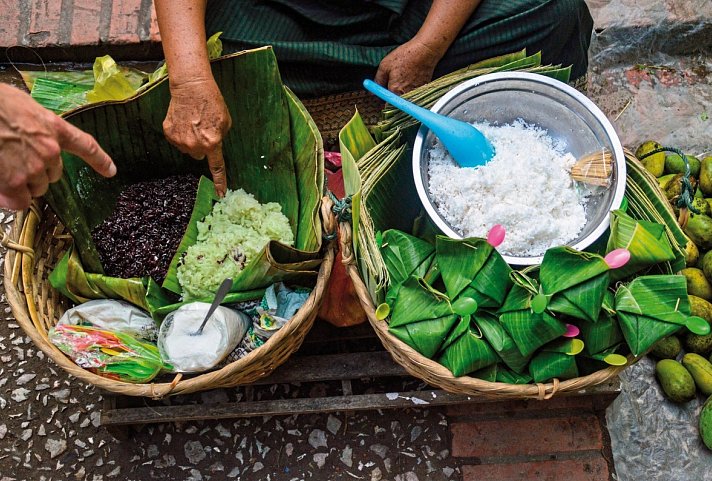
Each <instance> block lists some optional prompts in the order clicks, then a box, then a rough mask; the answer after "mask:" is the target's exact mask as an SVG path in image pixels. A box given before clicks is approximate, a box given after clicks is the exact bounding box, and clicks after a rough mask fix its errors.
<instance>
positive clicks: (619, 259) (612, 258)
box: [604, 249, 630, 269]
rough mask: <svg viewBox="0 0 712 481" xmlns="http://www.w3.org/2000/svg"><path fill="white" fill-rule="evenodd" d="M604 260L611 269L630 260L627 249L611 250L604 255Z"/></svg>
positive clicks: (621, 265)
mask: <svg viewBox="0 0 712 481" xmlns="http://www.w3.org/2000/svg"><path fill="white" fill-rule="evenodd" d="M604 260H605V261H606V264H608V267H610V268H611V269H618V268H619V267H623V266H624V265H626V264H627V263H628V261H629V260H630V251H629V250H628V249H616V250H613V251H611V252H609V253H608V255H606V257H604Z"/></svg>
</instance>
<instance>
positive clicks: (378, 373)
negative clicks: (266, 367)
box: [254, 351, 407, 385]
mask: <svg viewBox="0 0 712 481" xmlns="http://www.w3.org/2000/svg"><path fill="white" fill-rule="evenodd" d="M406 375H407V373H406V371H405V369H403V368H402V367H401V366H399V365H398V364H396V363H395V362H393V360H392V359H391V355H390V354H388V353H387V352H386V351H379V352H358V353H353V354H325V355H320V356H304V357H299V356H294V357H291V358H290V359H289V360H288V361H287V362H286V363H285V364H284V365H282V366H280V367H278V368H277V369H276V370H275V372H274V373H272V374H271V375H270V376H268V377H266V378H263V379H260V380H258V381H256V382H255V383H254V385H265V384H280V383H291V382H318V381H339V380H343V379H361V378H367V377H368V378H378V377H389V376H406Z"/></svg>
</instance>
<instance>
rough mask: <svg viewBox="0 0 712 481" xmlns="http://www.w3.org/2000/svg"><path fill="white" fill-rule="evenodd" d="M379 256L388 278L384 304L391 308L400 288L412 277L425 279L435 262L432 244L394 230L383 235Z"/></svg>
mask: <svg viewBox="0 0 712 481" xmlns="http://www.w3.org/2000/svg"><path fill="white" fill-rule="evenodd" d="M381 254H382V255H383V260H384V262H385V264H386V268H387V269H388V275H389V278H390V283H389V286H388V293H387V295H386V302H387V303H388V304H389V305H391V306H392V305H393V303H394V302H395V299H396V297H397V296H398V291H399V289H400V286H401V285H402V284H403V283H404V282H405V281H406V280H407V279H409V278H410V277H412V276H415V277H418V278H425V277H426V276H427V274H428V272H429V271H430V269H431V268H432V266H433V262H434V261H435V247H434V246H433V245H432V244H430V243H429V242H426V241H424V240H421V239H418V238H417V237H413V236H411V235H408V234H405V233H403V232H401V231H399V230H395V229H391V230H387V231H386V232H384V233H383V243H382V245H381ZM426 282H429V283H432V281H431V280H428V279H426Z"/></svg>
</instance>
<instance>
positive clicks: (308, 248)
mask: <svg viewBox="0 0 712 481" xmlns="http://www.w3.org/2000/svg"><path fill="white" fill-rule="evenodd" d="M212 69H213V74H214V76H215V79H216V82H217V83H218V86H219V87H220V89H221V91H222V93H223V96H224V98H225V101H226V103H227V106H228V109H229V112H230V115H231V117H232V119H233V126H232V129H231V130H230V131H229V132H228V134H227V136H226V138H225V140H224V142H223V154H224V156H225V162H226V173H227V179H228V187H229V188H230V189H238V188H243V189H245V191H247V192H250V193H252V194H253V195H255V197H256V198H257V200H258V201H260V202H262V203H266V202H277V203H279V204H280V205H281V206H282V212H283V213H284V215H285V216H286V217H287V218H288V219H289V223H290V225H291V226H292V230H293V232H294V237H295V245H294V247H293V248H288V247H286V246H280V247H276V246H275V245H274V244H270V245H269V246H267V247H266V248H265V251H263V253H262V255H261V256H259V259H255V260H254V261H255V262H250V263H249V265H248V266H247V268H246V269H245V270H244V271H243V272H242V273H241V274H240V279H239V280H237V279H236V282H235V283H234V285H233V290H232V292H233V293H240V292H242V293H245V292H253V293H254V292H256V291H258V290H259V289H262V288H264V287H266V286H268V285H270V284H272V283H273V282H277V281H278V280H285V279H290V280H291V279H292V274H294V278H296V279H297V280H301V279H304V277H305V275H304V271H311V270H313V269H315V268H316V266H317V264H318V261H316V260H315V259H318V257H319V256H318V252H319V251H320V249H321V222H320V219H319V205H320V200H321V196H322V189H323V185H324V177H323V176H324V173H323V163H324V159H323V148H322V145H321V137H320V135H319V132H318V129H317V128H316V126H315V125H314V122H313V121H312V120H311V118H310V116H309V114H308V113H307V112H306V109H305V108H304V106H303V105H302V104H301V103H300V102H299V100H298V99H297V98H296V97H295V96H294V95H293V94H292V93H291V92H290V91H289V90H288V89H287V88H286V87H285V86H284V85H283V84H282V81H281V78H280V76H279V71H278V69H277V62H276V59H275V56H274V52H273V51H272V49H271V48H269V47H265V48H260V49H256V50H249V51H244V52H240V53H238V54H234V55H229V56H226V57H222V58H220V59H218V60H215V61H213V63H212ZM169 102H170V92H169V90H168V83H167V80H166V79H163V80H160V81H158V82H156V83H155V84H153V85H150V86H149V87H148V88H146V89H145V90H143V91H142V92H141V93H140V94H138V95H137V96H135V97H132V98H130V99H127V100H124V101H112V102H102V103H98V104H95V105H92V106H87V107H84V108H80V109H77V110H75V111H72V112H70V113H68V114H67V115H66V119H67V120H68V121H69V122H70V123H72V124H74V125H75V126H77V127H79V128H81V129H83V130H85V131H87V132H88V133H90V134H92V135H93V136H94V137H95V138H96V139H97V140H98V141H99V143H100V144H101V145H102V147H103V148H104V149H105V150H106V151H107V153H109V155H111V156H112V158H113V159H114V162H115V163H116V165H117V168H118V172H117V175H116V176H115V177H114V178H111V179H105V178H103V177H101V176H99V175H98V174H96V173H94V171H93V170H92V169H91V168H89V167H88V166H86V165H85V164H84V163H83V162H82V161H81V160H80V159H79V158H78V157H76V156H74V155H71V154H68V153H66V152H63V153H62V160H63V163H64V175H63V177H62V179H60V181H59V182H57V183H54V184H52V185H51V186H50V189H49V191H48V193H47V195H46V198H47V201H48V203H49V204H50V206H51V207H52V209H53V210H54V211H55V213H56V214H57V216H58V217H59V218H60V220H61V221H62V223H63V224H64V225H65V226H66V227H67V229H68V230H69V231H70V232H71V234H72V237H73V239H74V249H75V251H76V252H77V253H78V254H79V257H80V258H81V263H82V265H83V269H84V270H85V271H86V272H90V273H96V274H103V273H104V270H103V267H102V265H101V262H100V260H99V256H98V253H97V250H96V247H95V245H94V242H93V240H92V237H91V231H92V230H93V229H94V228H95V227H96V226H98V225H99V224H100V223H101V222H102V221H103V220H104V219H105V218H106V217H108V216H109V215H110V214H111V212H112V211H113V209H114V205H115V199H116V198H117V196H118V194H119V193H120V192H121V190H122V189H123V188H124V187H125V186H127V185H130V184H133V183H136V182H140V181H145V180H150V179H151V178H157V177H162V176H166V175H174V174H188V173H190V174H197V175H201V174H203V175H209V170H208V167H207V163H206V162H196V161H195V160H194V159H192V158H190V157H189V156H186V155H183V154H181V153H180V152H179V151H178V150H177V149H175V148H174V147H173V146H171V145H170V144H169V143H168V142H167V141H166V140H165V137H164V135H163V128H162V123H163V119H164V118H165V114H166V111H167V109H168V105H169ZM266 178H268V179H269V181H265V179H266ZM202 201H203V204H202V205H201V206H198V207H199V208H204V207H208V206H211V203H210V202H207V201H206V199H204V198H203V199H202ZM211 202H212V201H211ZM196 222H197V221H196ZM187 236H188V237H190V233H187ZM184 240H185V239H184ZM187 244H189V242H185V243H184V244H182V247H186V246H187ZM275 250H277V251H278V252H277V253H275V252H274V251H275ZM287 251H288V253H287ZM285 259H286V260H288V262H287V261H285ZM288 263H294V264H298V266H297V267H294V268H292V267H289V268H288V269H286V270H287V271H288V272H287V273H286V274H285V269H284V265H283V264H288ZM173 267H175V266H173ZM313 275H316V274H313ZM127 282H134V283H135V280H133V281H131V280H127ZM117 283H118V281H117ZM154 287H156V286H154ZM166 287H167V288H169V289H168V290H172V291H173V292H174V293H175V291H176V290H177V289H176V285H175V284H173V283H172V281H168V284H167V285H166ZM126 290H128V288H126ZM238 297H244V296H238ZM257 297H259V294H258V295H257ZM161 299H163V301H161ZM170 299H171V296H170V295H165V296H161V295H155V296H153V297H152V298H151V302H152V303H153V308H154V309H159V308H161V307H165V306H159V305H158V304H156V303H159V302H164V301H165V302H168V301H169V300H170ZM173 302H174V303H175V300H173ZM166 305H169V304H166Z"/></svg>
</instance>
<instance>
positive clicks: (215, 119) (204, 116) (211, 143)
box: [163, 78, 232, 197]
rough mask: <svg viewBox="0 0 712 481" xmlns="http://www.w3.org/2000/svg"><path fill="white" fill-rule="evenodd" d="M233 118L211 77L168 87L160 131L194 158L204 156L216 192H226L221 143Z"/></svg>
mask: <svg viewBox="0 0 712 481" xmlns="http://www.w3.org/2000/svg"><path fill="white" fill-rule="evenodd" d="M231 125H232V119H231V118H230V113H229V112H228V109H227V105H225V100H224V99H223V96H222V94H221V93H220V89H219V88H218V86H217V84H216V83H215V80H213V79H212V78H210V79H205V80H191V81H188V82H184V83H181V84H178V85H171V103H170V105H169V107H168V113H167V114H166V119H165V120H164V121H163V131H164V133H165V134H166V139H168V141H169V142H170V143H171V144H173V145H175V146H176V147H177V148H178V150H180V151H181V152H183V153H184V154H188V155H190V156H191V157H193V158H195V159H198V160H200V159H204V158H206V157H207V159H208V165H209V166H210V172H211V174H212V176H213V181H214V182H215V190H216V192H217V194H218V195H219V196H220V197H222V196H223V195H225V191H226V190H227V178H226V176H225V160H224V159H223V154H222V140H223V137H224V136H225V134H226V133H227V131H228V130H229V129H230V127H231Z"/></svg>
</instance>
